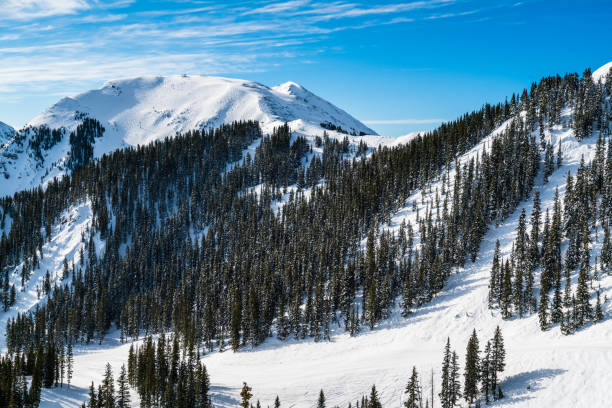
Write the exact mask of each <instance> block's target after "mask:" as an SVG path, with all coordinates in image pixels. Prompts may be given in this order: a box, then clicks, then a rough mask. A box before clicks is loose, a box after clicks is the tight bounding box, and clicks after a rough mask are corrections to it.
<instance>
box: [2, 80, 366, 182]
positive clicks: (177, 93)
mask: <svg viewBox="0 0 612 408" xmlns="http://www.w3.org/2000/svg"><path fill="white" fill-rule="evenodd" d="M84 117H90V118H95V119H97V120H98V121H100V122H101V124H102V126H104V128H105V129H106V131H105V133H104V135H103V137H101V138H100V139H97V140H96V141H95V146H94V157H100V156H102V155H103V154H105V153H109V152H112V151H114V150H116V149H120V148H123V147H127V146H137V145H144V144H148V143H151V142H153V141H155V140H159V139H163V138H165V137H170V136H174V135H175V134H176V133H181V132H186V131H189V130H193V129H203V128H209V129H211V128H216V127H218V126H219V125H221V124H223V123H231V122H234V121H241V120H256V121H258V122H259V123H260V125H261V127H262V130H263V131H264V133H271V132H272V130H273V128H274V127H276V126H280V125H281V124H283V123H285V122H287V123H289V125H290V127H291V129H292V130H293V131H294V132H295V133H296V134H297V135H303V136H306V137H308V138H314V137H315V136H320V135H322V134H323V131H324V130H325V129H323V128H322V127H321V124H322V123H330V124H333V125H334V126H339V127H341V128H342V129H343V130H345V131H346V132H348V133H351V134H353V133H354V134H357V135H360V134H368V135H376V132H374V131H373V130H372V129H370V128H368V127H367V126H365V125H364V124H363V123H361V122H359V121H358V120H357V119H355V118H354V117H352V116H351V115H349V114H348V113H346V112H345V111H343V110H342V109H340V108H337V107H336V106H334V105H332V104H331V103H329V102H327V101H325V100H324V99H322V98H320V97H318V96H316V95H315V94H313V93H312V92H310V91H308V90H307V89H305V88H303V87H302V86H300V85H298V84H296V83H294V82H287V83H284V84H282V85H278V86H276V87H273V88H269V87H267V86H265V85H262V84H259V83H257V82H251V81H245V80H241V79H231V78H221V77H204V76H186V75H182V76H179V75H175V76H167V77H152V76H151V77H137V78H129V79H120V80H114V81H109V82H107V83H105V84H104V85H103V86H102V87H101V88H100V89H96V90H92V91H88V92H85V93H82V94H79V95H76V96H74V97H69V98H63V99H61V100H60V101H58V102H57V103H56V104H54V105H53V106H51V107H50V108H48V109H47V110H46V111H44V112H43V113H41V114H40V115H39V116H37V117H36V118H34V119H33V120H32V121H30V122H29V123H28V124H27V125H26V127H25V128H26V129H27V128H28V127H39V126H43V125H44V126H48V127H49V128H51V129H58V128H65V129H66V134H65V135H64V137H63V139H62V140H61V141H60V142H59V143H58V144H57V145H55V146H53V147H52V148H51V149H49V150H46V151H43V152H42V155H43V160H42V162H41V161H39V160H38V159H36V158H35V157H33V155H32V154H31V152H30V151H29V148H28V147H27V142H26V143H24V145H23V146H21V145H19V144H17V143H14V142H12V143H7V145H6V146H4V147H0V171H2V172H3V173H4V175H5V177H0V192H1V193H0V194H13V193H14V192H16V191H19V190H22V189H24V188H30V187H35V186H38V185H41V184H43V185H44V184H45V183H47V182H48V181H50V180H52V179H53V177H56V176H61V175H62V174H64V173H65V171H66V170H65V161H66V159H67V154H68V152H69V150H70V145H69V140H68V137H67V135H68V134H69V133H70V131H72V130H74V129H75V128H76V126H77V125H78V124H79V123H80V122H81V120H82V119H83V118H84ZM0 131H1V129H0ZM328 133H330V135H332V136H334V135H335V136H337V137H344V134H343V133H340V132H336V131H328ZM1 138H2V135H1V134H0V146H1V142H2V139H1ZM2 153H5V154H4V155H3V154H2Z"/></svg>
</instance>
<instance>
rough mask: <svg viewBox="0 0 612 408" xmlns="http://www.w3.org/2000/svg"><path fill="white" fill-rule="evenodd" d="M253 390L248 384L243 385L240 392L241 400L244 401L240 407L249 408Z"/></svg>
mask: <svg viewBox="0 0 612 408" xmlns="http://www.w3.org/2000/svg"><path fill="white" fill-rule="evenodd" d="M251 391H252V388H251V387H249V386H248V385H247V383H246V382H243V383H242V390H241V391H240V398H241V399H242V401H241V402H240V406H241V407H242V408H249V401H251V398H252V397H253V393H252V392H251Z"/></svg>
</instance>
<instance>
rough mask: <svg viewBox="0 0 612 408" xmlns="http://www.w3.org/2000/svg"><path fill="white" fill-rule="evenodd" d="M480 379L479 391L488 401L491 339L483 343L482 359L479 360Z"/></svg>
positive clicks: (487, 401)
mask: <svg viewBox="0 0 612 408" xmlns="http://www.w3.org/2000/svg"><path fill="white" fill-rule="evenodd" d="M480 379H481V381H482V384H481V388H480V391H481V392H482V393H483V395H484V396H485V401H486V403H487V404H488V403H489V393H490V392H491V391H492V390H491V341H487V344H486V345H485V348H484V352H483V356H482V360H481V362H480Z"/></svg>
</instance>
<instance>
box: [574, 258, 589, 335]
mask: <svg viewBox="0 0 612 408" xmlns="http://www.w3.org/2000/svg"><path fill="white" fill-rule="evenodd" d="M587 265H588V264H586V263H584V262H583V263H582V267H581V268H580V274H579V275H578V287H577V288H576V301H575V303H574V310H575V314H576V319H575V320H574V324H575V325H576V327H581V326H582V325H583V324H584V323H586V321H587V320H589V319H590V318H591V316H592V313H593V312H592V309H591V303H590V294H589V286H588V281H589V277H588V272H587Z"/></svg>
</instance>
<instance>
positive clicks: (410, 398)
mask: <svg viewBox="0 0 612 408" xmlns="http://www.w3.org/2000/svg"><path fill="white" fill-rule="evenodd" d="M404 393H405V394H406V395H407V399H406V402H404V406H405V407H406V408H421V403H422V399H421V385H420V383H419V374H418V372H417V369H416V367H412V375H411V376H410V379H409V380H408V384H407V385H406V390H405V391H404Z"/></svg>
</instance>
